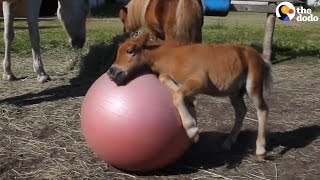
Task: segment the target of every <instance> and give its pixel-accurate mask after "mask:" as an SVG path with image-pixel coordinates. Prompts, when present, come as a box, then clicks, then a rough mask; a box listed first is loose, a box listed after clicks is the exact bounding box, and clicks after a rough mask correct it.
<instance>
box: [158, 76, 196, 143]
mask: <svg viewBox="0 0 320 180" xmlns="http://www.w3.org/2000/svg"><path fill="white" fill-rule="evenodd" d="M159 80H160V81H161V82H162V83H164V84H165V85H166V86H168V87H169V88H170V89H172V90H173V103H174V105H175V106H176V108H177V110H178V112H179V114H180V117H181V120H182V124H183V127H184V129H185V130H186V133H187V135H188V137H189V138H191V139H192V140H193V142H197V141H198V140H199V128H198V127H197V124H196V120H195V119H194V118H193V117H192V115H191V114H190V113H189V110H188V108H187V106H186V104H185V98H187V97H188V96H190V95H193V92H194V91H193V90H194V89H198V88H197V87H198V86H195V87H196V88H194V87H189V85H190V86H191V85H192V84H196V85H197V84H198V83H193V82H194V81H188V83H186V84H183V85H182V86H181V87H179V86H177V85H176V84H175V83H174V82H173V81H172V79H171V78H169V77H168V76H166V75H160V76H159Z"/></svg>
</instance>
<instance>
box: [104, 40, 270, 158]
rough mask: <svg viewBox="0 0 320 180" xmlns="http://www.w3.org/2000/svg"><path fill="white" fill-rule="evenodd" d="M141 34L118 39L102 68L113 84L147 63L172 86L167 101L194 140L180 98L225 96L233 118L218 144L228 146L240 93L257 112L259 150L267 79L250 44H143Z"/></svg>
mask: <svg viewBox="0 0 320 180" xmlns="http://www.w3.org/2000/svg"><path fill="white" fill-rule="evenodd" d="M147 39H148V36H147V35H143V36H140V37H139V38H138V39H130V40H127V41H126V42H124V43H123V44H121V45H120V47H119V50H118V56H117V59H116V61H115V63H114V64H113V65H112V66H111V68H110V69H109V70H108V75H109V77H110V78H111V79H112V80H113V81H115V82H116V83H117V84H118V85H122V84H124V83H125V82H126V81H128V79H130V77H131V76H132V75H133V74H134V73H135V72H136V71H139V69H141V68H142V67H145V66H147V67H149V68H150V69H151V70H152V71H153V72H154V73H155V74H158V75H159V79H160V81H161V82H163V83H164V84H165V85H167V86H168V87H169V88H170V89H172V90H173V102H174V104H175V106H176V107H177V109H178V111H179V114H180V116H181V119H182V123H183V126H184V128H185V130H186V132H187V134H188V136H189V137H190V138H192V139H193V140H194V141H195V142H196V141H197V140H198V138H199V135H198V128H197V126H196V121H195V119H194V118H193V117H192V116H191V115H190V113H189V111H188V109H187V107H186V105H185V100H187V99H189V98H191V97H193V96H194V95H196V94H200V93H201V94H209V95H212V96H229V98H230V101H231V103H232V105H233V107H234V109H235V115H236V118H235V124H234V127H233V129H232V131H231V133H230V135H229V136H228V138H227V139H226V140H225V142H224V144H223V147H224V148H226V149H230V148H231V145H232V144H233V143H234V142H235V141H236V138H237V136H238V134H239V133H240V129H241V126H242V123H243V120H244V117H245V114H246V111H247V108H246V105H245V102H244V99H243V96H244V94H245V93H247V94H248V96H249V98H250V99H252V100H253V103H254V105H255V108H256V110H257V114H258V121H259V127H258V138H257V141H256V145H257V149H256V154H257V155H258V157H261V158H263V155H264V154H265V152H266V150H265V123H266V119H267V114H268V106H267V104H266V102H265V100H264V97H263V92H264V89H268V87H269V86H270V83H271V72H270V71H271V66H270V64H269V63H268V62H265V61H264V60H263V59H262V57H261V55H260V54H259V53H258V52H256V50H254V49H253V48H250V47H246V46H237V45H214V44H211V45H204V44H193V45H187V46H178V45H176V44H174V45H172V44H170V45H166V44H163V45H161V46H160V47H158V48H156V49H152V50H151V49H150V50H148V47H147V46H146V41H147Z"/></svg>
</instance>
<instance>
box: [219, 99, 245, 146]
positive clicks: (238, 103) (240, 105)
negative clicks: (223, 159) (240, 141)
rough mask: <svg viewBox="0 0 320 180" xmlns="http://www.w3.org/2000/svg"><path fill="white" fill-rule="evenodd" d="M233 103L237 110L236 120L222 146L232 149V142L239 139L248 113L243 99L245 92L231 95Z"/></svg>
mask: <svg viewBox="0 0 320 180" xmlns="http://www.w3.org/2000/svg"><path fill="white" fill-rule="evenodd" d="M230 100H231V104H232V106H233V108H234V110H235V122H234V125H233V128H232V131H231V133H230V135H229V136H228V137H227V139H226V140H225V142H224V143H223V145H222V147H223V148H224V149H226V150H230V149H231V146H232V144H233V143H234V142H235V141H236V140H237V137H238V135H239V133H240V130H241V127H242V124H243V120H244V117H245V115H246V113H247V107H246V104H245V102H244V99H243V93H239V94H235V95H232V96H230Z"/></svg>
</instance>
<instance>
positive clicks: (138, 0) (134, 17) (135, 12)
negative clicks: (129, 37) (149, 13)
mask: <svg viewBox="0 0 320 180" xmlns="http://www.w3.org/2000/svg"><path fill="white" fill-rule="evenodd" d="M149 1H150V0H131V1H130V2H129V3H128V4H127V5H126V7H127V10H128V15H127V21H128V22H129V24H130V25H131V26H132V28H133V29H138V28H140V27H142V26H145V25H146V24H145V14H146V10H147V7H148V4H149Z"/></svg>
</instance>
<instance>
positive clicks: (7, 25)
mask: <svg viewBox="0 0 320 180" xmlns="http://www.w3.org/2000/svg"><path fill="white" fill-rule="evenodd" d="M2 8H3V19H4V32H3V41H4V47H5V53H4V59H3V75H2V78H3V80H5V81H12V80H15V79H16V77H15V76H14V75H13V73H12V70H11V45H12V41H13V39H14V30H13V18H14V12H13V10H14V2H11V1H3V2H2Z"/></svg>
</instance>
